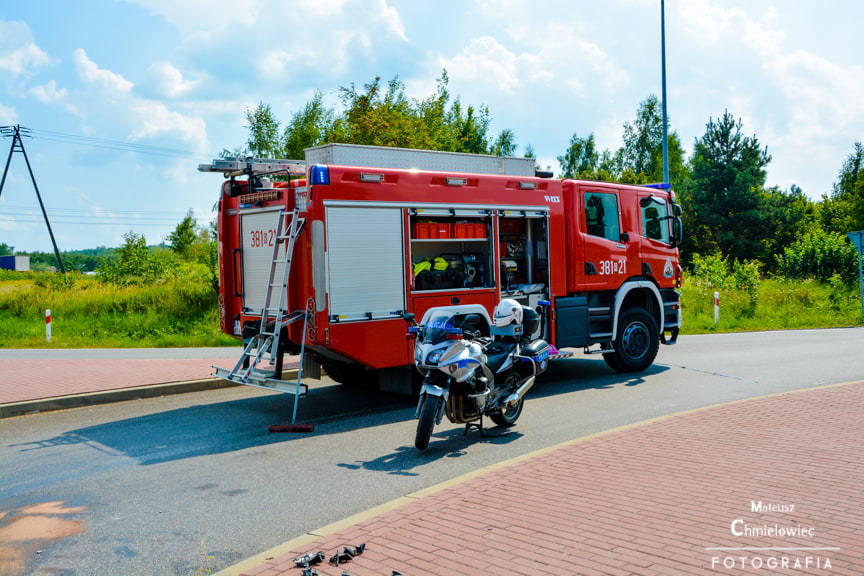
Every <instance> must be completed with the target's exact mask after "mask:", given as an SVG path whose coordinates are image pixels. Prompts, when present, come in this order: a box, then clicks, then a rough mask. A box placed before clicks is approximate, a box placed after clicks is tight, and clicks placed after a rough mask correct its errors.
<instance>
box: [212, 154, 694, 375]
mask: <svg viewBox="0 0 864 576" xmlns="http://www.w3.org/2000/svg"><path fill="white" fill-rule="evenodd" d="M199 169H200V170H202V171H215V172H222V173H223V174H225V176H226V178H227V179H226V181H225V182H224V183H223V185H222V190H221V194H220V200H219V212H218V235H219V275H220V276H219V278H220V294H219V302H220V319H221V326H222V330H223V331H225V332H226V333H228V334H232V335H234V336H236V337H238V338H242V339H244V341H246V342H247V350H246V351H245V352H244V357H243V358H241V361H238V364H237V366H235V368H234V369H233V370H231V371H228V370H223V371H222V373H219V372H218V371H217V374H219V375H220V376H222V377H225V378H226V379H229V380H233V381H238V382H242V383H244V384H252V385H261V386H264V387H269V388H276V389H282V390H283V391H290V387H286V386H283V385H280V384H279V377H280V376H281V358H282V354H283V353H284V352H288V353H295V354H296V353H301V357H302V359H303V371H304V374H305V376H306V377H312V378H315V377H319V376H320V368H321V367H323V368H324V370H325V371H326V372H327V374H328V375H329V376H330V377H331V378H333V379H334V380H336V381H339V382H342V383H357V382H362V381H376V382H377V383H378V384H379V385H380V386H381V387H382V388H383V389H388V390H399V391H406V392H407V391H410V390H411V387H410V386H411V384H410V382H411V376H410V375H411V373H412V372H411V364H412V358H413V356H412V355H413V343H412V342H411V341H410V340H407V339H406V338H405V331H406V325H405V321H404V319H403V315H404V314H405V313H411V314H413V315H414V316H415V317H417V318H420V317H422V316H423V314H424V312H425V311H426V310H428V309H429V308H431V307H434V306H442V305H450V304H453V303H460V304H480V305H482V306H483V307H484V308H485V309H486V310H488V311H489V312H490V313H491V311H492V310H493V309H494V307H495V305H496V304H497V303H498V301H499V300H500V299H502V298H515V299H516V300H518V301H520V302H522V303H523V304H524V305H526V306H530V307H532V308H533V307H536V306H537V305H538V303H539V302H540V301H541V300H543V301H548V302H549V303H551V305H550V307H549V315H548V322H547V323H546V327H545V329H546V331H547V334H546V335H545V336H546V338H547V340H548V341H549V342H550V343H551V344H552V345H554V346H555V347H556V348H557V349H558V350H559V351H561V350H563V349H566V348H570V349H572V348H577V349H578V348H582V349H584V350H585V351H586V352H589V353H601V354H602V355H603V357H604V359H605V360H606V362H607V363H608V364H609V366H611V367H612V368H614V369H615V370H618V371H622V372H632V371H641V370H644V369H646V368H647V367H648V366H650V365H651V363H652V362H653V361H654V358H655V356H656V354H657V350H658V345H659V343H660V342H664V343H667V344H668V343H674V341H675V338H676V337H677V334H678V329H679V327H680V307H679V293H678V290H677V289H678V288H679V287H680V285H681V268H680V266H679V259H678V249H677V245H678V243H679V242H680V238H681V220H680V209H679V208H678V206H677V205H676V204H675V202H674V196H673V194H672V192H671V191H669V190H667V189H665V188H663V187H659V188H650V187H641V186H626V185H621V184H613V183H605V182H589V181H578V180H558V179H551V178H541V177H537V176H535V170H534V161H533V159H524V158H499V157H494V156H478V155H467V154H455V153H446V152H430V151H421V150H406V149H396V148H378V147H371V146H354V145H342V144H328V145H324V146H319V147H315V148H310V149H308V150H307V151H306V158H305V161H304V162H299V161H282V160H256V159H241V160H238V159H226V160H217V161H214V162H213V163H212V164H210V165H202V166H201V167H200V168H199ZM280 174H281V175H285V174H293V175H295V176H296V179H293V180H290V181H287V180H286V181H275V178H276V175H280ZM262 348H265V350H263V352H262V351H261V349H262ZM266 348H269V350H266ZM562 354H563V352H562ZM262 359H267V360H268V361H269V362H270V363H271V364H272V365H274V368H272V369H258V368H256V366H257V365H258V364H259V363H260V361H261V360H262ZM268 370H269V372H268ZM256 374H258V375H259V376H256Z"/></svg>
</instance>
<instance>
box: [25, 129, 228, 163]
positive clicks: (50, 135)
mask: <svg viewBox="0 0 864 576" xmlns="http://www.w3.org/2000/svg"><path fill="white" fill-rule="evenodd" d="M29 133H30V134H31V135H32V136H31V137H33V138H39V139H41V140H47V141H49V142H58V143H61V144H73V145H77V146H88V147H91V148H101V149H108V150H118V151H124V152H134V153H136V154H149V155H153V156H166V157H174V158H190V159H202V158H208V159H209V158H213V157H214V156H218V154H202V153H199V152H194V151H192V150H184V149H181V148H168V147H164V146H152V145H150V144H139V143H137V142H129V141H123V140H110V139H108V138H96V137H93V136H84V135H82V134H71V133H68V132H56V131H53V130H40V129H36V128H34V129H29Z"/></svg>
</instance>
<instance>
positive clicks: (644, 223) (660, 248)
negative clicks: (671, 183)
mask: <svg viewBox="0 0 864 576" xmlns="http://www.w3.org/2000/svg"><path fill="white" fill-rule="evenodd" d="M639 213H640V219H641V233H640V236H641V242H640V244H641V246H640V252H641V258H642V268H643V272H644V273H645V274H646V275H650V276H653V277H654V278H655V279H656V280H657V281H658V282H661V283H662V281H663V280H661V279H665V281H667V282H668V281H669V280H670V279H671V278H672V277H673V276H674V275H675V265H674V263H673V261H672V256H673V254H672V246H671V222H672V217H671V214H670V207H669V204H668V201H667V200H666V199H665V198H663V197H660V196H656V195H654V194H651V193H650V192H645V193H641V194H640V195H639Z"/></svg>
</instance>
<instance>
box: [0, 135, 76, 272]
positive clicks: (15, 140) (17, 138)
mask: <svg viewBox="0 0 864 576" xmlns="http://www.w3.org/2000/svg"><path fill="white" fill-rule="evenodd" d="M29 132H30V130H28V129H27V128H22V127H21V126H19V125H17V124H16V125H15V126H3V127H0V134H2V135H3V136H4V137H7V138H8V137H9V136H11V137H12V146H10V147H9V157H8V158H6V168H4V169H3V179H2V180H0V195H2V194H3V186H4V185H5V184H6V174H7V173H8V172H9V164H10V163H11V162H12V153H13V152H21V153H22V154H24V162H26V163H27V171H28V172H30V180H31V181H32V182H33V189H34V190H35V191H36V198H37V199H38V200H39V207H40V208H41V209H42V216H43V217H44V218H45V225H46V226H47V227H48V235H49V236H50V237H51V244H52V245H53V246H54V256H56V257H57V264H58V265H59V266H60V271H61V272H62V273H63V274H66V268H65V267H64V266H63V259H62V258H60V250H58V249H57V241H56V240H54V232H53V231H52V230H51V223H50V222H49V221H48V213H47V212H46V211H45V204H43V203H42V195H41V194H40V193H39V186H37V185H36V178H35V177H34V176H33V168H31V167H30V159H29V158H27V151H26V150H25V149H24V141H23V140H22V139H21V134H22V133H23V134H24V135H25V136H27V135H28V134H29Z"/></svg>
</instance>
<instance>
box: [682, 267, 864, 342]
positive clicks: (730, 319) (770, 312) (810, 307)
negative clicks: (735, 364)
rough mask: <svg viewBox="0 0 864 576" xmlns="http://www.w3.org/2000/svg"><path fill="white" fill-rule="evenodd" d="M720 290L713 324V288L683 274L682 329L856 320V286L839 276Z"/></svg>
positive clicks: (776, 280) (783, 326) (848, 323)
mask: <svg viewBox="0 0 864 576" xmlns="http://www.w3.org/2000/svg"><path fill="white" fill-rule="evenodd" d="M719 292H720V322H719V323H718V324H717V325H716V326H715V325H714V288H713V287H712V286H710V285H709V284H707V283H705V282H700V280H699V279H698V278H694V279H690V280H689V281H688V279H687V278H685V285H684V288H683V290H682V294H681V300H682V311H683V321H684V327H683V329H682V333H684V334H705V333H712V332H741V331H745V332H746V331H756V330H791V329H801V328H831V327H842V326H862V325H864V317H862V314H861V301H860V299H859V297H858V290H857V287H850V286H847V285H843V284H842V283H839V282H831V283H829V284H821V283H819V282H816V281H815V280H789V279H785V278H774V279H766V280H760V281H759V282H758V283H757V285H756V286H755V288H753V289H751V290H745V289H741V288H725V289H721V290H719Z"/></svg>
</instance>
